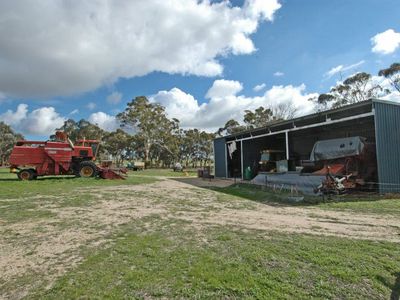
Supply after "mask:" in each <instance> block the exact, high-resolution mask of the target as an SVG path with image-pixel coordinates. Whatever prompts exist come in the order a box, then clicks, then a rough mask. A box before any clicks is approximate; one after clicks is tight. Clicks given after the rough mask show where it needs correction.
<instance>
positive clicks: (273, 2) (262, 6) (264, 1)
mask: <svg viewBox="0 0 400 300" xmlns="http://www.w3.org/2000/svg"><path fill="white" fill-rule="evenodd" d="M281 6H282V5H281V4H279V2H278V1H277V0H248V1H247V4H246V9H247V12H248V14H249V15H250V16H251V17H252V18H260V17H261V18H263V19H265V20H268V21H273V19H274V13H275V11H277V10H278V9H279V8H281Z"/></svg>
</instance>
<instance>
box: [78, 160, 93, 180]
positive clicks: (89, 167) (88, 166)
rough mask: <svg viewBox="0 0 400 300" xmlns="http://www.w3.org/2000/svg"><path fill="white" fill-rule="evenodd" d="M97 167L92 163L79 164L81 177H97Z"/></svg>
mask: <svg viewBox="0 0 400 300" xmlns="http://www.w3.org/2000/svg"><path fill="white" fill-rule="evenodd" d="M96 175H97V166H96V164H95V163H94V162H92V161H83V162H81V163H80V164H79V176H80V177H83V178H89V177H95V176H96Z"/></svg>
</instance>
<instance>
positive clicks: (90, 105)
mask: <svg viewBox="0 0 400 300" xmlns="http://www.w3.org/2000/svg"><path fill="white" fill-rule="evenodd" d="M86 107H87V108H88V109H89V110H93V109H95V108H96V103H94V102H89V103H88V104H87V105H86Z"/></svg>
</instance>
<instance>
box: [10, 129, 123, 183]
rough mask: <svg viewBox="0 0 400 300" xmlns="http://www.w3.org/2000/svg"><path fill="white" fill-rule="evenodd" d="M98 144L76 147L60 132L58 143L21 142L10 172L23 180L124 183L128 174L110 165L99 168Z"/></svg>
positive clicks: (90, 142) (91, 142) (83, 143)
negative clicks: (62, 177) (55, 178)
mask: <svg viewBox="0 0 400 300" xmlns="http://www.w3.org/2000/svg"><path fill="white" fill-rule="evenodd" d="M99 143H100V142H99V141H97V140H79V141H77V142H76V144H75V145H74V144H73V143H72V142H71V140H70V139H69V138H68V136H67V135H66V134H65V133H63V132H60V131H58V132H57V133H56V135H55V141H46V142H40V141H18V142H17V144H16V145H15V146H14V148H13V150H12V152H11V155H10V159H9V163H10V172H12V173H17V175H18V178H19V179H20V180H32V179H36V178H37V177H38V176H46V175H75V176H77V177H85V178H89V177H95V176H98V175H99V176H100V177H102V178H107V179H117V178H118V179H123V176H121V174H120V173H121V172H123V173H125V172H124V170H115V169H111V168H110V165H109V164H106V165H102V166H101V167H100V166H97V165H96V164H95V163H94V161H95V160H96V155H97V153H98V149H99Z"/></svg>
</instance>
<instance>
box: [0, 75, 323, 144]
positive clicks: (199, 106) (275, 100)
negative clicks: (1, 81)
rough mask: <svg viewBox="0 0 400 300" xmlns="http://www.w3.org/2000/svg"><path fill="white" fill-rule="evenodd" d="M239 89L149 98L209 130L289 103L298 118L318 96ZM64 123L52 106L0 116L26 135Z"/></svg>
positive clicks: (189, 124) (220, 85)
mask: <svg viewBox="0 0 400 300" xmlns="http://www.w3.org/2000/svg"><path fill="white" fill-rule="evenodd" d="M242 89H243V85H242V83H241V82H239V81H235V80H224V79H220V80H215V81H214V83H213V84H212V86H211V87H210V89H209V90H208V92H207V93H206V96H205V97H206V99H207V100H206V101H205V102H204V103H200V102H199V101H198V100H197V99H196V98H195V97H193V96H192V95H191V94H188V93H185V92H184V91H182V90H181V89H179V88H176V87H175V88H173V89H171V90H169V91H159V92H158V93H157V94H155V95H152V96H150V97H149V99H150V101H151V102H157V103H160V104H161V105H163V106H164V107H165V108H166V112H167V115H168V117H169V118H177V119H179V120H180V122H181V126H182V127H183V128H193V127H195V128H200V129H204V130H208V131H215V130H217V129H218V128H219V127H222V126H223V125H224V124H225V123H226V121H228V120H229V119H235V120H239V121H241V120H243V114H244V111H245V110H247V109H249V110H255V109H256V108H258V107H260V106H263V107H274V106H276V105H278V104H282V103H284V104H289V103H291V104H292V105H293V107H294V108H295V109H296V111H297V115H298V116H299V115H305V114H308V113H311V112H313V111H314V105H313V103H311V102H310V101H308V99H309V98H311V97H312V96H316V95H317V94H309V93H307V92H306V86H305V85H304V84H301V85H299V86H293V85H286V86H283V85H279V86H273V87H272V88H270V89H268V90H266V91H265V92H264V93H263V95H261V96H255V97H247V96H245V95H242V94H240V93H241V91H242ZM87 119H88V121H89V122H91V123H93V124H96V125H97V126H99V127H100V128H102V129H104V130H107V131H114V130H116V129H117V128H119V122H118V121H117V120H116V118H115V116H113V115H109V114H107V113H105V112H102V111H98V112H94V113H91V114H90V115H89V117H88V118H87ZM65 120H66V118H65V117H62V116H60V115H59V113H57V112H56V111H55V109H54V107H42V108H39V109H36V110H33V111H31V112H29V111H28V105H26V104H20V105H19V106H18V107H17V109H16V111H11V110H9V111H7V112H5V113H3V114H2V115H0V121H4V122H5V123H7V124H9V125H11V126H12V127H13V128H14V129H15V130H17V131H19V132H21V133H23V134H25V135H39V136H43V135H50V134H53V133H54V130H55V129H56V128H59V127H61V126H62V124H63V122H64V121H65Z"/></svg>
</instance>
